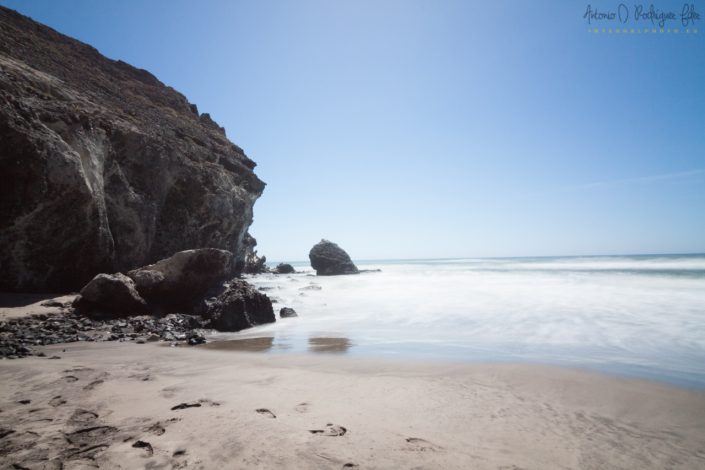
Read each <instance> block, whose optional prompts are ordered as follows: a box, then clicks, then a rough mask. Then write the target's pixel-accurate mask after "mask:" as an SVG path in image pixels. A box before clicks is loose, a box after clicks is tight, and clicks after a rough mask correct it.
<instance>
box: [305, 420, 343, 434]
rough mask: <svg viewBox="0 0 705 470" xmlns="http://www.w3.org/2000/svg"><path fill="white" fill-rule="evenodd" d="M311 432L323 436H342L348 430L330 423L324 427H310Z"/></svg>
mask: <svg viewBox="0 0 705 470" xmlns="http://www.w3.org/2000/svg"><path fill="white" fill-rule="evenodd" d="M308 432H310V433H311V434H320V435H321V436H330V437H340V436H344V435H345V433H347V432H348V430H347V428H345V427H343V426H340V425H338V424H333V423H328V424H326V427H325V428H324V429H309V430H308Z"/></svg>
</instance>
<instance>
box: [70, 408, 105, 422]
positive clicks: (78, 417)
mask: <svg viewBox="0 0 705 470" xmlns="http://www.w3.org/2000/svg"><path fill="white" fill-rule="evenodd" d="M96 419H98V413H94V412H92V411H88V410H82V409H80V408H79V409H77V410H76V411H74V412H73V414H72V415H71V417H70V418H69V419H68V423H69V424H72V425H80V424H88V423H91V422H93V421H95V420H96Z"/></svg>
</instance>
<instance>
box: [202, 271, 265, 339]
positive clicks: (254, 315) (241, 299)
mask: <svg viewBox="0 0 705 470" xmlns="http://www.w3.org/2000/svg"><path fill="white" fill-rule="evenodd" d="M204 317H206V318H208V319H209V321H208V327H209V328H214V329H216V330H220V331H240V330H243V329H245V328H249V327H251V326H255V325H262V324H264V323H272V322H274V321H276V318H275V316H274V310H273V309H272V302H271V301H270V300H269V297H267V296H266V295H264V294H262V293H261V292H259V291H257V289H255V288H254V287H253V286H251V285H250V284H248V283H247V282H245V281H243V280H242V279H233V280H232V281H230V283H229V285H228V286H227V287H226V289H225V291H224V292H223V293H222V294H220V295H218V296H217V297H215V298H212V299H209V300H208V301H207V310H206V312H205V314H204Z"/></svg>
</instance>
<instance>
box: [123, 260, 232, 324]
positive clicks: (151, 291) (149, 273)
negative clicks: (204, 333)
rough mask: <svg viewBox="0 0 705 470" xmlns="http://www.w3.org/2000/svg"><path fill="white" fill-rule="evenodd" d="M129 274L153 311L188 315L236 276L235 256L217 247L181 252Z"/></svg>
mask: <svg viewBox="0 0 705 470" xmlns="http://www.w3.org/2000/svg"><path fill="white" fill-rule="evenodd" d="M127 275H128V276H129V277H130V278H131V279H132V280H134V282H135V286H136V288H137V291H138V292H139V293H140V295H141V296H142V297H143V298H144V299H145V300H147V302H149V304H150V307H151V308H152V310H153V311H158V312H159V313H169V312H188V311H191V310H193V307H194V305H196V304H197V303H198V302H200V301H201V300H202V299H203V297H204V296H205V295H206V293H207V292H208V291H209V290H210V289H212V288H213V287H214V286H218V285H219V284H221V283H222V282H223V281H225V280H226V279H229V278H231V277H232V276H233V275H234V264H233V254H232V253H230V252H229V251H226V250H218V249H215V248H202V249H199V250H186V251H180V252H178V253H176V254H174V255H173V256H170V257H169V258H166V259H163V260H160V261H157V262H156V263H154V264H150V265H149V266H144V267H141V268H138V269H135V270H132V271H130V272H128V273H127Z"/></svg>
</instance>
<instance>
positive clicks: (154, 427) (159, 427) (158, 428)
mask: <svg viewBox="0 0 705 470" xmlns="http://www.w3.org/2000/svg"><path fill="white" fill-rule="evenodd" d="M178 421H181V418H171V419H168V420H167V421H166V422H164V423H162V422H161V421H157V422H156V423H154V424H151V425H150V426H147V427H146V428H144V431H145V432H149V433H152V434H154V435H155V436H161V435H163V434H164V433H165V432H166V427H165V426H167V425H169V424H171V423H176V422H178Z"/></svg>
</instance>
